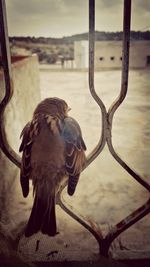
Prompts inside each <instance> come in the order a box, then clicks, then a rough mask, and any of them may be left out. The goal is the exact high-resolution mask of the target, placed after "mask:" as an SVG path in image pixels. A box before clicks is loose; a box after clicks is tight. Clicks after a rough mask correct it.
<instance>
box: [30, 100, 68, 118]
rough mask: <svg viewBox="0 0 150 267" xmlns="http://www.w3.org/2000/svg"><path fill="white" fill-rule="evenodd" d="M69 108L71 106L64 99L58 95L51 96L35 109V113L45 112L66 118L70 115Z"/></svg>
mask: <svg viewBox="0 0 150 267" xmlns="http://www.w3.org/2000/svg"><path fill="white" fill-rule="evenodd" d="M69 110H70V108H69V107H68V105H67V103H66V102H65V101H64V100H63V99H60V98H57V97H49V98H46V99H44V100H43V101H41V102H40V103H39V104H38V105H37V107H36V109H35V111H34V115H36V114H39V113H43V114H50V115H52V116H57V117H59V118H60V119H64V118H65V117H67V116H68V112H69Z"/></svg>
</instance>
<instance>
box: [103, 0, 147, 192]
mask: <svg viewBox="0 0 150 267" xmlns="http://www.w3.org/2000/svg"><path fill="white" fill-rule="evenodd" d="M130 22H131V0H124V21H123V51H122V59H123V62H122V81H121V92H120V95H119V96H118V98H117V99H116V101H115V102H114V103H113V105H112V106H111V107H110V109H109V111H108V123H109V128H108V133H107V144H108V147H109V151H110V153H111V154H112V156H113V157H114V158H115V159H116V161H117V162H118V163H119V164H120V165H121V166H122V167H123V168H124V169H125V170H126V171H127V172H128V173H129V174H131V175H132V177H133V178H134V179H136V180H137V181H138V182H139V183H140V184H141V185H142V186H144V187H145V188H146V189H147V190H148V191H150V185H149V183H147V182H146V181H144V179H143V178H141V177H140V175H138V174H137V173H136V172H135V171H134V170H133V169H131V168H130V167H129V166H128V165H127V164H126V163H125V162H124V161H123V160H122V159H121V158H120V157H119V155H118V154H117V153H116V152H115V150H114V148H113V145H112V139H111V130H112V121H113V116H114V113H115V111H116V110H117V108H118V107H119V106H120V104H121V103H122V102H123V100H124V99H125V96H126V94H127V90H128V72H129V43H130Z"/></svg>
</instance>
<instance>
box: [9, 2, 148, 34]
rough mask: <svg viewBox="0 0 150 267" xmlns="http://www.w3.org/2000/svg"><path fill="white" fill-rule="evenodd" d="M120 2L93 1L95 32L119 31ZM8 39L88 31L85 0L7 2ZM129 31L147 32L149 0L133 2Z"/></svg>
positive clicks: (120, 25)
mask: <svg viewBox="0 0 150 267" xmlns="http://www.w3.org/2000/svg"><path fill="white" fill-rule="evenodd" d="M122 5H123V0H96V30H98V31H121V30H122ZM6 7H7V18H8V29H9V35H10V36H47V37H62V36H68V35H73V34H76V33H83V32H87V31H88V0H6ZM131 28H132V30H150V0H132V27H131Z"/></svg>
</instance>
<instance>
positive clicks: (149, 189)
mask: <svg viewBox="0 0 150 267" xmlns="http://www.w3.org/2000/svg"><path fill="white" fill-rule="evenodd" d="M109 136H110V137H109V138H107V144H108V148H109V151H110V153H111V154H112V156H113V157H114V158H115V160H116V161H117V162H118V163H119V164H120V165H121V166H122V167H123V168H124V169H125V170H126V171H127V172H128V173H129V174H130V175H131V176H132V177H133V178H134V179H135V180H136V181H137V182H138V183H140V184H141V185H142V186H144V187H145V188H146V189H147V190H148V191H149V192H150V184H149V183H148V182H147V181H145V180H144V179H143V178H142V177H141V176H140V175H139V174H138V173H136V172H135V171H134V170H133V169H131V168H130V167H129V166H128V165H127V164H126V163H125V162H124V161H123V160H122V159H121V158H120V157H119V155H118V154H117V153H116V151H115V150H114V147H113V145H112V140H111V134H110V135H109Z"/></svg>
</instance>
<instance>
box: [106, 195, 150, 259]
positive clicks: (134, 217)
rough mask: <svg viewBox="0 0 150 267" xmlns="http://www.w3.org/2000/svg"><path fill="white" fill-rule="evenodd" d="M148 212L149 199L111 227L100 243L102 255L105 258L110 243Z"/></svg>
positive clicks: (149, 210) (149, 208) (149, 209)
mask: <svg viewBox="0 0 150 267" xmlns="http://www.w3.org/2000/svg"><path fill="white" fill-rule="evenodd" d="M149 212H150V199H148V201H147V202H146V203H145V204H144V205H142V206H141V207H140V208H138V209H137V210H135V211H134V212H132V213H131V214H130V215H128V216H127V217H126V218H125V219H123V220H122V221H120V222H119V223H117V224H116V225H115V226H114V227H112V229H111V230H110V232H109V233H108V234H107V235H106V236H105V238H104V239H103V240H102V242H101V244H102V250H101V253H102V255H103V256H107V255H108V250H109V247H110V245H111V243H112V242H113V241H114V239H115V238H117V237H118V236H119V235H120V234H121V233H122V232H124V231H125V230H127V229H128V228H129V227H130V226H132V225H133V224H135V223H136V222H138V221H139V220H140V219H142V218H143V217H144V216H146V215H147V214H148V213H149Z"/></svg>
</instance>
